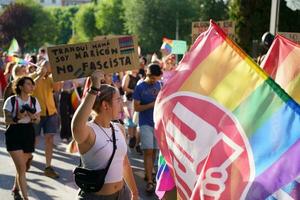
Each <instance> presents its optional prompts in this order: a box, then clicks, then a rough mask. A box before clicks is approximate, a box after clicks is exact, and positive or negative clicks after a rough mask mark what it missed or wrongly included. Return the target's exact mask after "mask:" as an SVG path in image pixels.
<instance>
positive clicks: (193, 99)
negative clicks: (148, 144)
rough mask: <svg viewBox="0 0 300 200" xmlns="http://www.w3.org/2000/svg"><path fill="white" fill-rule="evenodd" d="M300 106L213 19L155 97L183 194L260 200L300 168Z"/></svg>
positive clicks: (162, 136)
mask: <svg viewBox="0 0 300 200" xmlns="http://www.w3.org/2000/svg"><path fill="white" fill-rule="evenodd" d="M299 114H300V107H299V105H298V104H297V103H296V102H295V101H294V100H293V99H292V98H291V97H290V96H289V95H288V94H287V93H285V91H284V90H283V89H282V88H281V87H280V86H279V85H277V84H276V83H275V82H274V81H273V80H272V79H271V78H270V77H269V76H268V75H267V73H265V72H264V71H263V70H262V69H261V68H260V67H259V66H258V65H257V64H256V63H254V62H253V61H252V59H251V58H250V57H249V56H247V55H246V54H245V53H244V52H243V51H242V50H241V49H240V48H239V47H238V46H237V45H236V44H234V43H233V42H232V41H231V40H230V39H229V38H228V37H227V36H226V35H225V33H224V32H223V31H222V30H221V29H220V28H219V27H218V26H217V25H216V24H215V23H214V22H211V25H210V27H209V29H208V30H207V31H206V32H204V33H202V34H201V35H200V36H199V37H198V38H197V40H196V41H195V43H194V45H193V46H192V48H191V50H190V51H189V52H188V53H187V54H186V55H185V56H184V58H183V60H182V61H181V63H180V64H179V67H178V68H177V71H176V73H175V75H174V76H173V77H171V78H170V79H169V80H168V81H167V83H166V84H165V85H164V87H163V88H162V90H161V92H160V94H159V95H158V98H157V100H156V104H155V110H154V118H155V119H154V120H155V130H156V131H155V134H156V137H157V140H158V144H159V147H160V149H161V152H162V154H163V156H164V158H165V160H166V163H167V164H168V166H169V169H170V170H171V171H172V174H174V179H175V184H176V187H177V191H178V193H179V195H180V198H181V199H197V200H198V199H226V200H229V199H232V200H236V199H249V200H256V199H257V200H261V199H265V198H267V197H268V196H269V195H271V194H273V193H274V192H276V191H277V190H278V189H279V188H281V187H282V186H284V185H286V184H288V183H290V182H291V181H292V180H294V179H295V178H296V177H297V176H298V175H299V174H300V164H299V163H300V156H298V153H299V151H300V140H299V138H300V115H299Z"/></svg>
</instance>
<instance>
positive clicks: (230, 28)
mask: <svg viewBox="0 0 300 200" xmlns="http://www.w3.org/2000/svg"><path fill="white" fill-rule="evenodd" d="M216 23H217V24H218V26H219V27H221V28H222V30H223V31H224V32H225V33H226V34H227V35H228V36H229V37H230V38H231V39H234V38H235V24H234V22H233V21H230V20H225V21H217V22H216ZM208 27H209V21H199V22H192V42H193V43H194V41H195V40H196V39H197V37H198V36H199V35H200V34H201V33H202V32H204V31H206V30H207V29H208Z"/></svg>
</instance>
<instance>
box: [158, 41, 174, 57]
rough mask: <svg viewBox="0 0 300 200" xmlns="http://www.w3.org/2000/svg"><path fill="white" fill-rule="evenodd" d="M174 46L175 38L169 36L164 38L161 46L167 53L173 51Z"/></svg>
mask: <svg viewBox="0 0 300 200" xmlns="http://www.w3.org/2000/svg"><path fill="white" fill-rule="evenodd" d="M172 48H173V40H171V39H168V38H163V44H162V45H161V47H160V49H161V51H163V52H164V53H165V54H166V55H168V54H170V53H171V52H172Z"/></svg>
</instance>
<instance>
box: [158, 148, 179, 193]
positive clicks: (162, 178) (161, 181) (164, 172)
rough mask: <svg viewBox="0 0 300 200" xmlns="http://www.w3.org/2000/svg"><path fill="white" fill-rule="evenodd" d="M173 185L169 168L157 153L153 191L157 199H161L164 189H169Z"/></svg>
mask: <svg viewBox="0 0 300 200" xmlns="http://www.w3.org/2000/svg"><path fill="white" fill-rule="evenodd" d="M174 187H175V183H174V179H173V176H172V175H171V172H170V169H169V167H168V165H167V163H166V161H165V159H164V157H163V156H162V155H161V153H160V154H159V159H158V170H157V173H156V189H155V193H156V195H157V196H158V198H159V199H162V198H163V196H164V194H165V192H166V191H171V190H172V189H173V188H174Z"/></svg>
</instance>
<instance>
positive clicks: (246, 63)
mask: <svg viewBox="0 0 300 200" xmlns="http://www.w3.org/2000/svg"><path fill="white" fill-rule="evenodd" d="M228 58H231V59H228ZM257 72H259V73H260V74H261V76H257ZM267 78H268V77H267V75H266V74H265V73H263V71H262V70H261V69H259V68H258V67H257V66H256V65H255V64H253V63H252V62H251V60H250V59H249V58H248V57H244V59H242V58H241V57H240V56H239V55H238V54H236V52H235V51H234V50H233V49H232V48H231V46H229V45H228V43H227V42H223V43H222V44H221V45H220V46H219V47H217V48H216V49H215V50H214V51H212V52H211V53H210V54H209V55H208V56H207V58H206V59H205V60H204V61H203V62H202V63H200V64H199V65H198V66H197V68H196V69H195V70H194V71H193V73H192V74H191V76H190V77H189V78H188V79H187V81H185V82H184V84H183V85H182V87H181V88H180V90H181V91H191V92H195V93H199V94H202V95H207V96H210V97H212V98H214V99H215V100H216V101H218V102H219V103H221V104H222V105H223V106H225V107H226V108H228V109H230V110H234V109H235V108H236V107H237V106H238V105H239V104H240V103H241V101H243V100H244V99H245V98H246V97H248V95H250V94H251V93H252V92H253V91H254V90H255V89H256V88H257V87H259V86H260V85H261V84H262V83H263V82H264V81H265V79H267ZM251 83H253V84H251ZM249 85H251V87H249ZM230 90H231V91H232V92H228V91H230Z"/></svg>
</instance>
